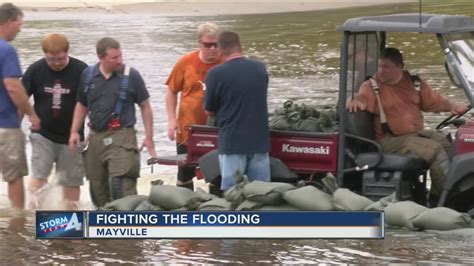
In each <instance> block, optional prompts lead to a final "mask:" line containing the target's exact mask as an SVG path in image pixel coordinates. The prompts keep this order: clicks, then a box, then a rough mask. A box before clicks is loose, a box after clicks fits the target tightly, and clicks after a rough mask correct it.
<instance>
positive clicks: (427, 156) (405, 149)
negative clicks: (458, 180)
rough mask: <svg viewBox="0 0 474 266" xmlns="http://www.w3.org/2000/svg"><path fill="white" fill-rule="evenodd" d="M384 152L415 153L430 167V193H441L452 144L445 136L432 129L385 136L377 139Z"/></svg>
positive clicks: (438, 194) (437, 194)
mask: <svg viewBox="0 0 474 266" xmlns="http://www.w3.org/2000/svg"><path fill="white" fill-rule="evenodd" d="M379 143H380V144H381V145H382V149H383V150H384V152H393V153H397V154H415V155H417V156H418V157H420V158H422V159H423V160H425V161H426V162H427V163H428V165H429V168H430V176H431V189H430V193H431V194H434V195H436V196H440V195H441V191H442V190H443V184H444V182H445V180H446V176H447V173H448V168H449V164H450V160H451V158H450V157H451V155H452V149H453V147H452V145H451V143H450V142H449V141H448V139H447V138H446V136H445V135H444V134H442V133H440V132H436V131H433V130H421V131H419V132H417V133H413V134H407V135H403V136H393V137H392V136H385V137H383V138H382V139H380V140H379Z"/></svg>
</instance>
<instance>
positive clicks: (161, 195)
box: [103, 174, 474, 233]
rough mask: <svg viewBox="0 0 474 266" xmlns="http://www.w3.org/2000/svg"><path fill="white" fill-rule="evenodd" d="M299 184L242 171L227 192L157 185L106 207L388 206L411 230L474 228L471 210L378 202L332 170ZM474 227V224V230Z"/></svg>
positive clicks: (391, 199)
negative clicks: (338, 182)
mask: <svg viewBox="0 0 474 266" xmlns="http://www.w3.org/2000/svg"><path fill="white" fill-rule="evenodd" d="M302 185H303V186H300V187H298V186H294V185H292V184H288V183H279V182H270V183H269V182H262V181H254V182H248V179H247V177H246V176H245V175H238V177H237V179H236V185H235V186H233V187H232V188H230V189H229V190H227V191H226V192H225V193H224V197H222V198H219V197H217V196H215V195H212V194H208V193H205V192H204V191H202V190H198V191H196V192H194V191H191V190H189V189H186V188H181V187H175V186H171V185H162V184H159V183H158V184H155V185H153V186H152V187H151V190H150V195H149V196H144V195H133V196H128V197H125V198H122V199H118V200H115V201H113V202H110V203H108V204H107V205H106V206H104V207H103V210H117V211H131V210H137V211H138V210H140V211H179V210H184V211H234V210H235V211H257V210H268V211H270V210H271V211H333V210H337V211H363V210H365V211H375V210H376V211H384V212H385V223H386V224H387V225H388V226H391V227H404V228H408V229H410V230H426V229H431V230H454V229H461V228H470V227H474V222H472V219H471V217H470V215H469V214H466V213H459V212H457V211H455V210H452V209H448V208H444V207H438V208H433V209H429V208H426V207H424V206H421V205H419V204H417V203H415V202H411V201H401V202H396V199H395V196H394V194H393V195H390V196H387V197H385V198H382V199H380V200H379V201H377V202H373V201H372V200H370V199H368V198H366V197H364V196H361V195H358V194H356V193H354V192H352V191H350V190H348V189H345V188H337V187H335V177H334V176H332V175H330V174H329V175H327V176H326V177H324V178H322V181H321V182H319V186H320V188H318V187H317V186H315V185H304V184H302ZM473 230H474V229H473ZM473 233H474V231H473Z"/></svg>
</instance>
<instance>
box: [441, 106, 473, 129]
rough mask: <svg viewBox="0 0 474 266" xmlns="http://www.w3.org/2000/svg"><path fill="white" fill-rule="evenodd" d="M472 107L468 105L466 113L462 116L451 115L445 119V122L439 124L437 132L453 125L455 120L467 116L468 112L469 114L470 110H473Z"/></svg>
mask: <svg viewBox="0 0 474 266" xmlns="http://www.w3.org/2000/svg"><path fill="white" fill-rule="evenodd" d="M471 108H472V107H471V106H470V105H468V106H467V108H466V110H465V111H464V112H462V113H461V114H458V115H455V114H453V115H450V116H448V117H447V118H446V119H444V120H443V121H441V123H439V124H438V125H437V126H436V130H440V129H442V128H444V127H446V126H448V125H449V124H451V122H452V121H453V120H454V119H458V118H460V117H461V116H463V115H465V114H466V113H467V112H469V110H471Z"/></svg>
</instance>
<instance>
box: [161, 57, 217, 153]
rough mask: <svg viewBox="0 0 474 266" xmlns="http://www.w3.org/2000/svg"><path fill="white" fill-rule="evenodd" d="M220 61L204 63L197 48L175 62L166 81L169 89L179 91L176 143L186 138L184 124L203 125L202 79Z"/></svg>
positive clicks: (204, 118)
mask: <svg viewBox="0 0 474 266" xmlns="http://www.w3.org/2000/svg"><path fill="white" fill-rule="evenodd" d="M220 63H222V61H221V59H220V58H219V59H218V60H217V61H216V62H214V63H211V64H206V63H204V62H202V61H201V59H199V50H197V51H193V52H190V53H188V54H186V55H184V56H183V57H181V58H180V59H179V60H178V62H176V64H175V66H174V67H173V70H172V71H171V74H170V75H169V77H168V80H167V81H166V85H168V87H169V89H170V90H171V91H172V92H174V93H178V92H181V95H180V98H179V105H178V113H177V132H176V143H178V144H181V143H183V142H185V141H186V140H187V138H188V132H187V130H186V126H189V125H204V124H206V120H207V116H206V114H205V113H204V106H203V102H204V89H205V87H204V79H205V77H206V74H207V71H208V70H209V69H210V68H211V67H213V66H216V65H218V64H220Z"/></svg>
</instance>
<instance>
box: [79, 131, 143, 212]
mask: <svg viewBox="0 0 474 266" xmlns="http://www.w3.org/2000/svg"><path fill="white" fill-rule="evenodd" d="M84 167H85V172H86V177H87V179H88V180H89V184H90V194H91V199H92V203H93V204H94V205H95V206H96V207H101V206H104V205H105V204H106V203H107V202H110V201H113V200H116V199H119V198H122V197H125V196H129V195H136V194H137V188H136V185H137V178H138V177H139V175H140V153H139V151H138V146H137V138H136V131H135V130H134V129H133V128H121V129H117V130H112V131H105V132H91V133H90V134H89V139H88V143H87V148H85V150H84Z"/></svg>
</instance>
